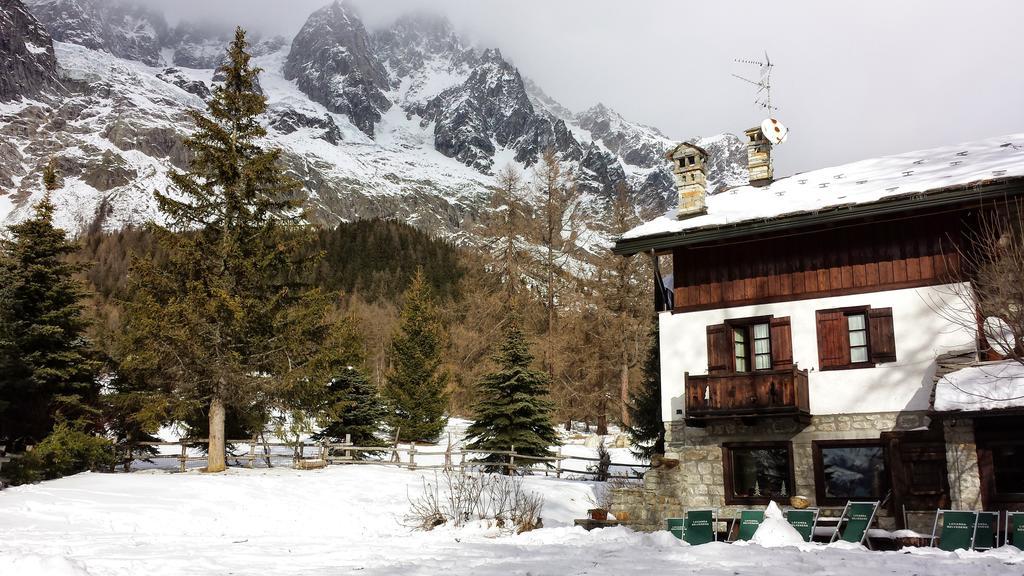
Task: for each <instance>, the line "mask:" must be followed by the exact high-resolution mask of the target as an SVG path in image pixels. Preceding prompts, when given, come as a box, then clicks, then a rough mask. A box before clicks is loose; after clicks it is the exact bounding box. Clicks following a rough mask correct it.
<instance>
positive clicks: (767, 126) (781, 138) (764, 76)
mask: <svg viewBox="0 0 1024 576" xmlns="http://www.w3.org/2000/svg"><path fill="white" fill-rule="evenodd" d="M736 62H737V63H738V64H748V65H751V66H757V68H758V71H759V76H758V79H757V80H751V79H750V78H746V77H743V76H740V75H739V74H733V76H735V77H736V78H739V79H740V80H743V81H744V82H747V83H749V84H753V85H754V86H757V92H756V93H755V96H754V104H756V105H758V106H760V107H761V108H764V109H765V110H766V111H767V113H768V118H766V119H765V120H764V122H762V123H761V133H762V134H763V135H764V137H765V138H766V139H767V140H768V141H769V142H771V143H772V144H774V145H778V144H782V143H783V142H785V141H786V137H787V136H788V135H789V129H788V128H786V127H785V126H784V125H783V124H782V122H780V121H778V120H777V119H775V118H774V117H773V115H772V112H774V111H775V110H778V108H777V107H776V106H772V69H773V68H774V67H775V65H774V64H772V61H771V58H769V57H768V52H767V51H765V53H764V60H763V61H759V60H744V59H736Z"/></svg>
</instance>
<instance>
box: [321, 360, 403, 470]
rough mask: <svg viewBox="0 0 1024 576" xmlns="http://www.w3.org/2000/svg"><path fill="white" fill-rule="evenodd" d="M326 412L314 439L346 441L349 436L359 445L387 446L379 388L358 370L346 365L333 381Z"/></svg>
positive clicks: (329, 388) (385, 412)
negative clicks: (384, 437)
mask: <svg viewBox="0 0 1024 576" xmlns="http://www.w3.org/2000/svg"><path fill="white" fill-rule="evenodd" d="M323 413H324V415H325V416H326V419H327V421H326V423H325V424H324V427H323V428H322V429H321V430H320V432H317V433H316V434H314V435H313V438H314V439H315V440H330V441H332V442H343V441H344V440H345V436H346V435H347V436H349V439H350V440H351V441H352V443H353V444H355V445H356V446H384V444H385V443H384V441H383V440H382V438H381V437H382V436H383V435H384V432H385V431H384V419H385V416H386V415H387V410H386V409H385V408H384V404H383V403H381V400H380V397H379V396H378V395H377V388H376V387H375V386H374V385H373V384H372V383H370V381H369V380H368V379H367V378H366V374H365V373H364V372H363V371H362V370H360V369H359V368H358V367H356V366H346V367H345V368H343V369H341V371H340V372H339V373H338V375H337V376H335V377H334V379H333V380H331V384H330V386H328V396H327V406H326V408H325V409H324V410H323ZM361 454H365V453H361Z"/></svg>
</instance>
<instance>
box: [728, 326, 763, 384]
mask: <svg viewBox="0 0 1024 576" xmlns="http://www.w3.org/2000/svg"><path fill="white" fill-rule="evenodd" d="M769 333H770V331H769V329H768V323H767V322H759V323H757V324H740V325H738V326H736V325H733V326H732V341H733V354H734V362H733V366H734V368H735V371H736V372H750V366H751V364H750V359H751V356H753V360H754V364H753V366H754V370H771V368H772V346H771V338H770V337H769Z"/></svg>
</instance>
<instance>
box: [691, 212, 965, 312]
mask: <svg viewBox="0 0 1024 576" xmlns="http://www.w3.org/2000/svg"><path fill="white" fill-rule="evenodd" d="M962 224H963V223H962V222H961V216H960V215H959V214H958V213H951V214H936V215H930V216H919V217H915V218H907V219H903V220H894V221H887V222H873V223H864V224H860V225H856V226H850V227H843V228H834V229H828V230H819V231H816V232H808V233H800V234H796V233H794V234H791V235H788V236H784V237H774V238H757V239H751V240H750V241H744V242H738V243H730V244H714V245H704V246H697V247H690V246H687V247H681V248H676V249H675V250H674V252H673V273H674V282H675V286H674V289H675V311H676V312H688V311H693V310H707V309H713V308H726V307H730V306H744V305H749V304H758V303H766V302H782V301H787V300H800V299H807V298H820V297H826V296H837V295H843V294H857V293H864V292H874V291H880V290H895V289H900V288H913V287H918V286H929V285H934V284H942V283H946V282H949V281H951V280H953V279H957V278H959V277H960V272H961V270H960V258H959V252H958V250H957V247H958V246H959V245H960V238H959V234H960V230H961V229H962Z"/></svg>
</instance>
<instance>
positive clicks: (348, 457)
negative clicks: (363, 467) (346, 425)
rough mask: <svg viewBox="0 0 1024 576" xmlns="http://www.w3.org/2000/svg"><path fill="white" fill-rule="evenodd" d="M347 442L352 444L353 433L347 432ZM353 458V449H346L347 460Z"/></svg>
mask: <svg viewBox="0 0 1024 576" xmlns="http://www.w3.org/2000/svg"><path fill="white" fill-rule="evenodd" d="M345 444H348V445H349V446H351V445H352V435H351V434H345ZM351 459H352V451H351V450H345V460H351Z"/></svg>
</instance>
